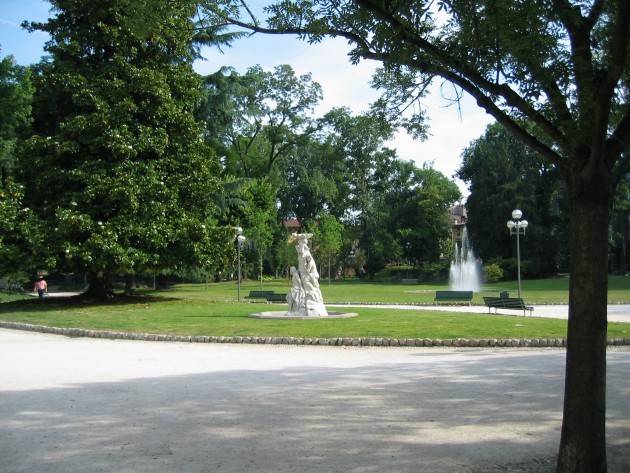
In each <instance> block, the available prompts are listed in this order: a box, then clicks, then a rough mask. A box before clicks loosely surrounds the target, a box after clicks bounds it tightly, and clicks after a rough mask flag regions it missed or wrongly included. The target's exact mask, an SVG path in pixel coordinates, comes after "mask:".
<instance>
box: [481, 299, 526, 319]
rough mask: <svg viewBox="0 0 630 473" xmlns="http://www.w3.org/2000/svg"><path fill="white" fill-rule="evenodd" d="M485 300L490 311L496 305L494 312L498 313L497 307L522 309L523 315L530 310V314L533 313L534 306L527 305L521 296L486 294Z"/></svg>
mask: <svg viewBox="0 0 630 473" xmlns="http://www.w3.org/2000/svg"><path fill="white" fill-rule="evenodd" d="M483 302H484V304H485V305H487V306H488V312H490V311H491V309H492V308H493V307H494V313H495V314H496V313H497V309H509V310H522V311H523V315H527V314H526V311H529V315H532V312H533V311H534V308H533V307H532V306H530V305H525V302H523V299H521V298H520V297H486V296H484V298H483Z"/></svg>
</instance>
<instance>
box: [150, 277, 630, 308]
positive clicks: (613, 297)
mask: <svg viewBox="0 0 630 473" xmlns="http://www.w3.org/2000/svg"><path fill="white" fill-rule="evenodd" d="M608 284H609V290H608V300H609V302H610V303H621V302H625V303H630V277H624V276H611V277H610V278H609V282H608ZM320 285H321V289H322V294H323V296H324V300H325V301H326V302H327V303H335V302H354V303H377V302H380V303H399V304H433V298H434V296H435V291H436V290H443V289H447V286H446V285H445V284H396V283H370V282H361V281H356V280H353V281H339V282H333V283H332V284H331V285H328V282H327V281H325V280H322V281H320ZM262 287H263V289H264V290H269V291H277V292H286V291H287V290H288V289H289V284H288V281H274V282H264V283H263V286H262ZM516 287H517V284H516V281H506V282H499V283H495V284H486V285H484V286H483V287H482V291H481V292H480V293H476V294H475V296H474V299H473V303H475V304H480V305H482V304H483V296H497V295H498V293H499V292H501V291H509V292H510V296H512V297H516V295H517V289H516ZM260 288H261V287H260V283H258V282H255V281H245V282H244V283H243V284H242V286H241V296H243V297H244V296H247V294H248V293H249V291H250V290H259V289H260ZM522 288H523V291H522V297H523V299H525V301H526V302H527V303H529V304H567V303H568V301H569V279H568V278H564V277H558V278H550V279H532V280H524V281H523V282H522ZM158 294H164V295H169V296H173V297H182V298H186V299H194V300H205V301H217V302H218V301H224V302H225V301H234V300H236V283H235V282H222V283H216V284H208V286H207V287H206V286H204V285H203V284H182V285H177V286H175V287H174V288H173V289H170V290H167V291H160V292H158Z"/></svg>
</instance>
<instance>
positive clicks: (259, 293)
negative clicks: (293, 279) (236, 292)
mask: <svg viewBox="0 0 630 473" xmlns="http://www.w3.org/2000/svg"><path fill="white" fill-rule="evenodd" d="M269 294H273V291H249V296H247V297H260V298H262V299H264V298H265V297H267V296H268V295H269Z"/></svg>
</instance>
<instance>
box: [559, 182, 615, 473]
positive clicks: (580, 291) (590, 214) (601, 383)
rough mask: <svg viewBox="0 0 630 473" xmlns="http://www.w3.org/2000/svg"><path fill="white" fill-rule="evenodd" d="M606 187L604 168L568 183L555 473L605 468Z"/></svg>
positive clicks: (588, 472) (600, 471)
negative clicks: (564, 312)
mask: <svg viewBox="0 0 630 473" xmlns="http://www.w3.org/2000/svg"><path fill="white" fill-rule="evenodd" d="M602 175H603V177H602ZM595 181H596V182H595ZM609 186H610V182H609V181H608V179H607V176H606V172H603V173H600V176H599V179H592V180H590V182H589V183H588V184H583V183H582V185H577V186H576V185H570V186H569V193H570V196H569V198H570V202H571V212H570V215H571V222H570V236H569V248H570V273H571V282H570V289H569V323H568V333H567V353H566V379H565V389H564V417H563V421H562V437H561V441H560V451H559V456H558V465H557V470H556V471H557V473H605V472H606V468H607V466H606V438H605V435H606V430H605V421H606V332H607V315H606V303H607V290H608V273H607V268H608V264H607V261H608V215H609V205H608V204H609V199H610V191H609Z"/></svg>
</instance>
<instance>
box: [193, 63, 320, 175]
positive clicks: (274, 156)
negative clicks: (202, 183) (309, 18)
mask: <svg viewBox="0 0 630 473" xmlns="http://www.w3.org/2000/svg"><path fill="white" fill-rule="evenodd" d="M204 84H205V85H204V101H203V103H202V104H201V106H200V107H199V109H198V116H199V117H200V118H201V119H202V120H203V121H204V122H205V123H206V131H207V133H206V135H207V137H208V139H209V140H210V141H211V143H213V144H214V145H216V146H217V148H218V149H219V150H220V152H221V153H222V154H224V155H225V166H226V171H227V172H229V173H230V174H233V175H236V176H245V177H263V176H268V175H269V174H270V173H271V172H272V170H273V168H274V164H275V163H276V162H277V161H279V160H282V159H283V158H285V157H286V156H288V155H289V154H290V152H291V151H292V150H293V148H294V147H295V146H296V144H298V143H299V142H300V141H301V140H302V139H303V138H304V137H305V136H308V135H309V134H311V133H312V132H313V131H314V128H313V119H312V118H311V117H310V113H312V111H313V108H314V107H315V105H317V103H318V102H319V101H320V100H321V98H322V92H321V86H320V85H319V84H318V83H317V82H313V81H312V79H311V76H310V74H305V75H302V76H299V77H298V76H296V74H295V72H294V71H293V69H292V68H291V66H289V65H286V64H285V65H280V66H276V67H275V69H274V71H273V72H268V71H265V70H263V69H262V68H261V67H260V66H253V67H250V68H249V69H248V70H247V72H246V73H245V74H244V75H239V74H238V73H237V72H235V71H234V70H233V69H231V68H222V69H221V70H219V71H218V72H216V73H215V74H212V75H209V76H207V77H206V78H205V79H204Z"/></svg>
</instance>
